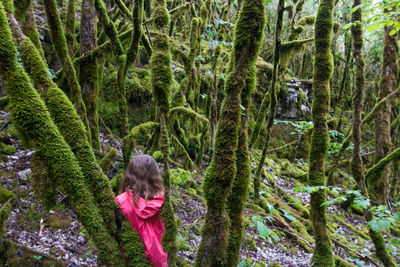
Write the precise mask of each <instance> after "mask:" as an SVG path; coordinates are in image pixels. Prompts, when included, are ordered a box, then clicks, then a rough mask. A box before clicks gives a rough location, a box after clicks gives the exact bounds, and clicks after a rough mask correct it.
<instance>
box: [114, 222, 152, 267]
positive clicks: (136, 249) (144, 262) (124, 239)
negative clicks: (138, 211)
mask: <svg viewBox="0 0 400 267" xmlns="http://www.w3.org/2000/svg"><path fill="white" fill-rule="evenodd" d="M122 232H123V234H122V236H121V244H122V247H123V249H124V255H125V257H126V259H127V260H128V262H129V263H128V264H127V266H132V267H133V266H138V267H145V266H151V264H150V262H149V260H148V259H147V257H146V256H145V254H144V251H145V248H144V245H143V242H142V240H141V239H140V236H139V233H138V232H136V231H135V230H134V229H133V228H132V226H131V225H130V223H129V222H128V221H127V220H125V221H124V222H123V223H122Z"/></svg>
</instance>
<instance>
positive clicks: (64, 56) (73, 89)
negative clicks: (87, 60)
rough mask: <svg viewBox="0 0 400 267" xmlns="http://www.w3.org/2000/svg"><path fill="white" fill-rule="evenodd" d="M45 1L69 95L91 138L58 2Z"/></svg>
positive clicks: (51, 34) (52, 35) (51, 33)
mask: <svg viewBox="0 0 400 267" xmlns="http://www.w3.org/2000/svg"><path fill="white" fill-rule="evenodd" d="M44 3H45V5H44V6H45V11H46V15H47V23H48V25H49V30H50V37H51V40H52V44H53V47H54V50H55V52H56V54H57V58H58V59H59V60H60V62H61V65H62V68H63V76H64V77H65V78H66V79H65V80H66V82H67V83H68V86H69V90H70V91H69V92H67V95H68V96H69V97H70V99H71V101H72V102H73V103H74V104H75V105H76V109H77V111H78V114H79V115H80V117H81V119H82V121H83V123H84V125H85V127H86V130H87V131H88V132H87V134H88V138H90V137H91V135H90V132H89V131H90V128H89V122H88V120H87V114H86V106H85V103H84V102H83V100H82V93H81V87H80V85H79V82H78V77H77V75H76V70H75V67H74V65H73V64H72V60H71V57H70V55H69V54H68V48H67V42H66V38H65V34H64V30H63V27H62V24H61V18H60V14H59V12H58V9H57V4H56V2H55V0H44Z"/></svg>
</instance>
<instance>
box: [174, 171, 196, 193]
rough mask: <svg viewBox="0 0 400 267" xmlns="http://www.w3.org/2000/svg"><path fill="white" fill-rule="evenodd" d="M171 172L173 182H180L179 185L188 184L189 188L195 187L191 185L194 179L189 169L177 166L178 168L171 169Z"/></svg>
mask: <svg viewBox="0 0 400 267" xmlns="http://www.w3.org/2000/svg"><path fill="white" fill-rule="evenodd" d="M169 173H170V179H171V183H172V184H179V185H184V184H188V185H189V188H193V187H192V186H190V185H192V182H194V181H193V179H192V176H191V174H190V172H189V171H187V170H184V169H181V168H177V169H170V170H169ZM194 183H195V182H194ZM196 186H197V185H196Z"/></svg>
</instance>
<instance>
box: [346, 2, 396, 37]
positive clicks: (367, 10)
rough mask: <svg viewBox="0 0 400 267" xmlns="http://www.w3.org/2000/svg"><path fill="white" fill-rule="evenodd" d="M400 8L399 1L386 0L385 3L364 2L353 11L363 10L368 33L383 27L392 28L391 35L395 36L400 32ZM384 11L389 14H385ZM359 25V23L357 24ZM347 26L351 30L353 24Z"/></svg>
mask: <svg viewBox="0 0 400 267" xmlns="http://www.w3.org/2000/svg"><path fill="white" fill-rule="evenodd" d="M399 7H400V1H399V0H384V1H373V2H370V1H363V2H362V4H361V5H359V6H356V7H354V8H353V9H352V12H354V11H355V10H357V9H359V8H362V9H363V12H364V14H365V15H366V18H367V19H366V25H367V27H366V29H367V31H371V32H372V31H377V30H379V29H381V28H382V27H384V26H385V27H392V28H391V31H390V34H391V35H394V34H396V33H397V32H398V31H399V30H400V22H399V21H398V19H397V16H398V8H399ZM383 10H386V11H387V12H386V13H385V14H383ZM356 23H358V22H356ZM348 25H349V26H346V29H347V28H350V26H351V23H350V24H348Z"/></svg>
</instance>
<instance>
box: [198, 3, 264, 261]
mask: <svg viewBox="0 0 400 267" xmlns="http://www.w3.org/2000/svg"><path fill="white" fill-rule="evenodd" d="M264 21H265V11H264V4H263V1H261V0H243V3H242V7H241V11H240V14H239V18H238V21H237V23H236V29H235V41H234V45H233V51H232V53H231V66H230V68H229V69H230V70H231V71H230V73H229V74H228V76H227V79H226V82H225V90H226V97H225V99H224V102H223V104H222V109H221V118H220V120H219V121H218V125H217V131H216V137H215V145H214V155H213V159H212V161H211V164H210V166H209V167H208V169H207V172H206V175H205V177H204V184H203V189H204V195H205V198H206V201H207V213H206V216H205V223H204V226H203V229H202V240H201V243H200V246H199V249H198V253H197V255H196V260H195V266H220V265H223V264H224V263H226V249H227V243H228V231H229V218H228V214H227V212H226V209H225V205H226V200H227V197H226V196H227V195H228V193H229V192H230V188H231V184H232V181H233V177H235V175H236V150H237V144H238V130H239V125H240V110H241V109H240V103H241V101H240V94H241V91H242V89H243V87H244V86H245V82H246V77H247V72H248V69H249V68H251V66H254V64H255V61H256V59H257V56H258V51H259V48H260V45H261V41H262V36H263V31H264Z"/></svg>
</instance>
